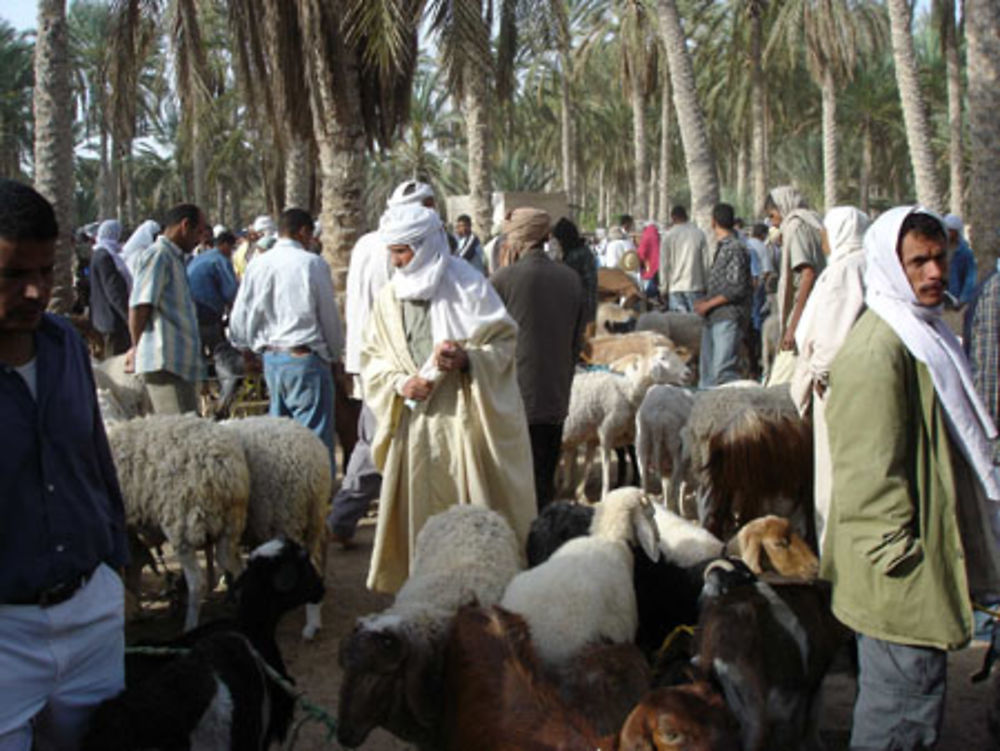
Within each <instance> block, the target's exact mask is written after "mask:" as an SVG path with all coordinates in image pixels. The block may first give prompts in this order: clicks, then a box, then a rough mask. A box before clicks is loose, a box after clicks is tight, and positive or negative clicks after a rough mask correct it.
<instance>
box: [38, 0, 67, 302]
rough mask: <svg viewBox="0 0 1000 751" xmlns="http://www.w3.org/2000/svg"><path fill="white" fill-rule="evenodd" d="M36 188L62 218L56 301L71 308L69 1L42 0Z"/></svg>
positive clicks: (55, 277) (57, 253)
mask: <svg viewBox="0 0 1000 751" xmlns="http://www.w3.org/2000/svg"><path fill="white" fill-rule="evenodd" d="M34 104H35V188H36V189H37V190H38V192H39V193H41V194H42V195H43V196H45V197H46V198H48V199H49V201H51V202H52V205H53V207H54V208H55V212H56V220H57V221H58V222H59V239H58V240H57V242H56V261H55V271H54V281H53V288H52V300H51V302H50V303H49V307H50V308H51V309H52V310H53V311H55V312H57V313H67V312H69V309H70V307H71V306H72V304H73V244H72V241H71V240H72V230H73V180H72V179H67V175H66V171H67V169H71V165H72V164H73V99H72V96H71V88H70V70H69V29H68V27H67V24H66V0H39V3H38V37H37V39H36V41H35V96H34Z"/></svg>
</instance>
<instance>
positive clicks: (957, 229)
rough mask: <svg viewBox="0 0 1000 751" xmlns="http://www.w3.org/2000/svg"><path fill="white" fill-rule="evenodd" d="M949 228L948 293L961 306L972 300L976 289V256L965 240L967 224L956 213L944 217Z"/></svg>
mask: <svg viewBox="0 0 1000 751" xmlns="http://www.w3.org/2000/svg"><path fill="white" fill-rule="evenodd" d="M944 226H945V227H946V228H947V230H948V249H949V250H950V251H951V254H952V255H951V259H950V260H949V261H948V293H949V294H950V295H951V296H952V297H953V298H955V305H956V306H958V307H961V306H963V305H965V304H966V303H968V302H970V301H971V300H972V296H973V293H974V292H975V291H976V256H975V255H974V254H973V252H972V248H970V247H969V243H968V242H966V240H965V225H964V224H963V223H962V220H961V219H960V218H959V217H957V216H955V215H954V214H948V215H947V216H945V218H944Z"/></svg>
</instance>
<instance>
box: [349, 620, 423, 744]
mask: <svg viewBox="0 0 1000 751" xmlns="http://www.w3.org/2000/svg"><path fill="white" fill-rule="evenodd" d="M442 660H443V653H442V650H441V647H440V645H436V644H435V642H434V641H433V640H432V638H431V637H430V636H429V635H428V634H425V633H424V632H422V631H421V630H420V628H419V625H417V624H410V623H407V622H404V621H403V620H402V619H401V618H399V617H395V616H392V615H387V614H379V615H375V616H368V617H366V618H359V619H358V622H357V624H356V625H355V627H354V630H353V631H352V632H351V633H350V635H348V636H347V637H346V638H345V639H344V640H343V641H341V643H340V654H339V662H340V667H341V669H342V670H343V671H344V678H343V682H342V683H341V686H340V703H339V709H338V716H337V740H338V742H339V743H340V744H341V745H343V746H346V747H348V748H355V747H356V746H359V745H361V744H362V743H363V742H364V740H365V738H367V737H368V734H369V733H370V732H371V731H372V730H373V729H374V728H376V727H378V726H381V727H384V728H385V729H386V730H388V731H389V732H391V733H393V734H394V735H396V736H398V737H399V738H401V739H402V740H404V741H408V742H410V743H415V744H417V745H429V744H431V743H433V741H434V739H435V737H436V728H437V725H438V719H439V715H440V708H439V706H438V705H437V702H438V698H439V697H440V694H441V681H442V666H443V662H442Z"/></svg>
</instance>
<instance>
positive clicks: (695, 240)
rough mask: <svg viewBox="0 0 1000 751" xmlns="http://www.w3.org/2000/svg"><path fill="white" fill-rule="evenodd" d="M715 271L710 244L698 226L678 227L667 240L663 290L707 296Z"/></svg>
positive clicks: (662, 265)
mask: <svg viewBox="0 0 1000 751" xmlns="http://www.w3.org/2000/svg"><path fill="white" fill-rule="evenodd" d="M711 267H712V260H711V254H710V251H709V247H708V240H707V239H706V238H705V233H704V232H702V231H701V230H700V229H699V228H698V227H697V225H695V224H693V223H691V222H683V223H681V224H675V225H674V226H673V227H671V228H670V229H669V230H668V231H667V233H666V234H665V235H664V236H663V241H662V243H661V244H660V282H661V287H665V288H666V289H668V290H669V291H670V292H704V291H705V288H706V287H707V286H708V285H707V284H706V282H707V281H708V272H709V270H710V269H711ZM664 277H666V278H664Z"/></svg>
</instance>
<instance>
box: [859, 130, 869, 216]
mask: <svg viewBox="0 0 1000 751" xmlns="http://www.w3.org/2000/svg"><path fill="white" fill-rule="evenodd" d="M872 158H873V154H872V124H871V121H870V120H868V119H867V118H866V119H865V124H864V129H863V132H862V136H861V172H860V174H859V175H858V192H859V193H860V195H859V196H858V202H859V203H860V205H861V210H862V211H863V212H865V213H866V214H867V213H868V211H869V209H870V208H871V206H870V194H871V180H872Z"/></svg>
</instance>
